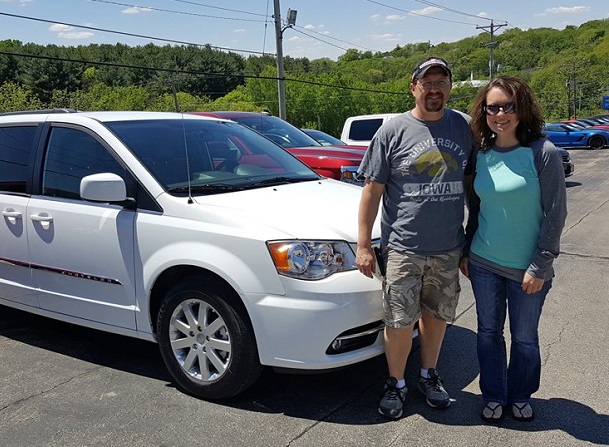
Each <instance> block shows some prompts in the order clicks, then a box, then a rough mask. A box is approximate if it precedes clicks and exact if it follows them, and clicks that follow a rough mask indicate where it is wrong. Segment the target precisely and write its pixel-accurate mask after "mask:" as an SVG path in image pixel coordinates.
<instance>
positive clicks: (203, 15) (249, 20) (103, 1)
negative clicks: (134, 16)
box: [89, 0, 266, 23]
mask: <svg viewBox="0 0 609 447" xmlns="http://www.w3.org/2000/svg"><path fill="white" fill-rule="evenodd" d="M89 1H90V2H96V3H106V4H109V5H117V6H126V7H128V8H139V9H149V10H151V11H158V12H168V13H171V14H182V15H186V16H195V17H207V18H211V19H222V20H235V21H239V22H259V23H263V22H266V20H254V19H240V18H236V17H221V16H211V15H208V14H197V13H195V12H184V11H176V10H173V9H163V8H155V7H153V6H141V5H132V4H129V3H120V2H114V1H110V0H89Z"/></svg>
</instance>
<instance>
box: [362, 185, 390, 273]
mask: <svg viewBox="0 0 609 447" xmlns="http://www.w3.org/2000/svg"><path fill="white" fill-rule="evenodd" d="M384 191H385V185H384V184H382V183H377V182H372V181H370V180H367V181H366V184H365V185H364V187H363V188H362V197H361V200H360V204H359V214H358V237H357V253H356V254H355V263H356V265H357V268H358V269H359V271H360V272H362V273H363V274H364V275H366V276H367V277H369V278H372V275H373V273H375V272H376V262H375V256H374V251H373V250H372V227H373V226H374V221H375V220H376V215H377V214H378V209H379V204H380V202H381V197H382V196H383V192H384Z"/></svg>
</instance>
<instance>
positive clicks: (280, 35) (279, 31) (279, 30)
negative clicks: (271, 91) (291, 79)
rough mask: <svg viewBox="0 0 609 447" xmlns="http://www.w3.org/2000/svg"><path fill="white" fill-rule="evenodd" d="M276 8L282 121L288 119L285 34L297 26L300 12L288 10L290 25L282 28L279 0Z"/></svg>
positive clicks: (276, 1)
mask: <svg viewBox="0 0 609 447" xmlns="http://www.w3.org/2000/svg"><path fill="white" fill-rule="evenodd" d="M273 4H274V7H275V13H274V14H273V17H274V19H275V42H276V46H277V90H278V93H279V118H281V119H282V120H285V119H286V107H285V84H284V82H285V77H284V73H283V32H284V31H285V30H286V29H287V28H291V27H292V26H294V25H295V24H296V14H297V13H298V11H296V10H290V9H288V24H287V25H286V26H284V27H282V26H281V12H280V9H281V7H280V6H279V0H273Z"/></svg>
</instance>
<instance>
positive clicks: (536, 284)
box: [522, 273, 544, 294]
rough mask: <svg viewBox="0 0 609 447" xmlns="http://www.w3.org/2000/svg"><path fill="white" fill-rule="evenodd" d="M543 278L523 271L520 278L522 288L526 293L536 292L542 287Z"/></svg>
mask: <svg viewBox="0 0 609 447" xmlns="http://www.w3.org/2000/svg"><path fill="white" fill-rule="evenodd" d="M543 283H544V280H543V279H539V278H535V277H534V276H532V275H530V274H528V273H525V274H524V279H523V280H522V290H523V291H525V292H526V293H528V294H531V293H537V292H539V291H540V290H541V288H542V287H543Z"/></svg>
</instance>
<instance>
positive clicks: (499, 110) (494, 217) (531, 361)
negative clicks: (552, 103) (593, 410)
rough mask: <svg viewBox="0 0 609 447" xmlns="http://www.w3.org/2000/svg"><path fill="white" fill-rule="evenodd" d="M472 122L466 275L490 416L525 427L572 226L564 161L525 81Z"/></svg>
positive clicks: (508, 82)
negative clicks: (550, 300) (567, 228)
mask: <svg viewBox="0 0 609 447" xmlns="http://www.w3.org/2000/svg"><path fill="white" fill-rule="evenodd" d="M471 116H472V121H471V127H472V131H473V134H474V139H475V141H476V145H477V147H478V154H477V157H476V171H475V180H474V183H473V186H474V187H473V191H471V192H470V200H469V218H468V224H467V238H468V246H467V247H466V249H465V251H464V256H463V258H462V260H461V263H460V267H461V271H462V273H463V274H464V275H465V276H467V277H469V278H470V280H471V283H472V289H473V292H474V297H475V299H476V311H477V315H478V335H477V340H478V359H479V362H480V389H481V391H482V398H483V399H484V408H483V410H482V414H481V416H482V419H483V420H485V421H487V422H497V421H499V420H501V418H502V417H503V415H504V412H507V411H509V410H510V409H511V412H512V416H513V417H514V418H515V419H516V420H518V421H530V420H532V419H533V417H534V412H533V408H532V407H531V403H530V398H531V395H532V394H533V393H535V392H536V391H537V390H538V389H539V381H540V376H541V357H540V354H539V338H538V325H539V318H540V316H541V310H542V307H543V303H544V300H545V297H546V295H547V293H548V291H549V290H550V288H551V287H552V278H553V276H554V270H553V268H552V264H553V261H554V258H556V257H557V256H558V253H559V243H560V235H561V232H562V229H563V226H564V223H565V217H566V190H565V179H564V172H563V168H562V160H561V157H560V155H559V153H558V151H557V150H556V148H555V147H554V145H553V144H552V143H551V142H550V141H548V140H547V139H545V138H544V135H543V132H542V127H543V118H542V116H541V108H540V106H539V104H538V103H537V101H536V100H535V98H534V95H533V92H532V90H531V88H530V87H529V86H528V85H526V84H525V83H524V82H523V81H522V80H520V79H518V78H514V77H509V76H500V77H498V78H495V79H493V80H492V81H491V82H490V83H489V84H488V85H487V86H486V87H484V88H483V89H482V90H481V91H480V92H479V93H478V95H477V97H476V99H475V101H474V104H473V106H472V111H471ZM506 310H507V313H508V314H509V327H510V333H511V347H510V360H509V364H508V361H507V352H506V344H505V338H504V336H503V327H504V323H505V318H506Z"/></svg>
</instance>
